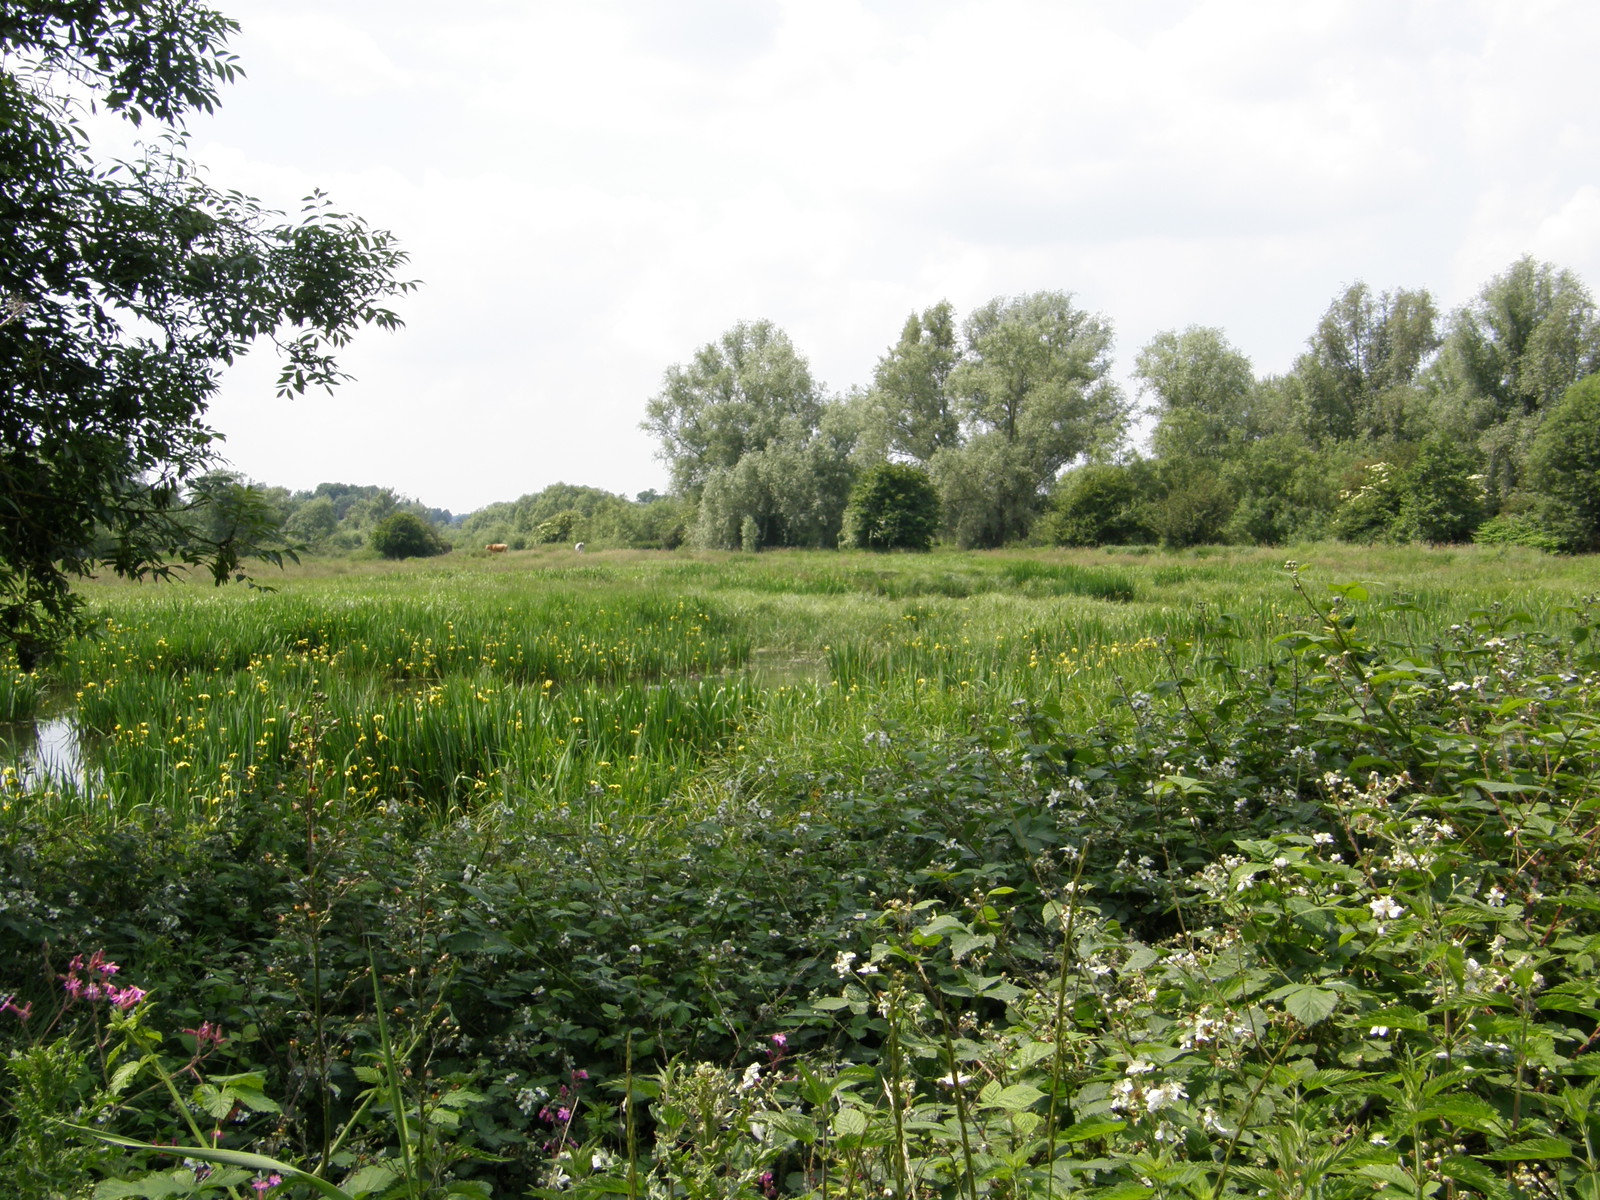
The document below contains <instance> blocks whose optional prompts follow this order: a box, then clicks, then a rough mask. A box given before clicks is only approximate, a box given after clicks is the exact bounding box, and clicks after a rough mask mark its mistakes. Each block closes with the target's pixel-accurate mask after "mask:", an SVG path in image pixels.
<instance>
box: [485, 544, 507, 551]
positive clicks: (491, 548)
mask: <svg viewBox="0 0 1600 1200" xmlns="http://www.w3.org/2000/svg"><path fill="white" fill-rule="evenodd" d="M484 549H485V550H487V551H488V552H489V553H490V554H504V553H505V552H506V549H507V547H506V544H505V543H504V542H490V543H489V544H488V545H487V546H485V547H484Z"/></svg>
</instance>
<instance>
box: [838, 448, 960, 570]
mask: <svg viewBox="0 0 1600 1200" xmlns="http://www.w3.org/2000/svg"><path fill="white" fill-rule="evenodd" d="M939 524H940V520H939V493H938V491H937V490H936V489H935V488H934V486H933V480H932V479H930V478H929V477H928V473H927V472H926V471H924V470H923V469H922V468H921V467H914V466H910V465H908V464H905V463H892V462H884V463H879V464H878V465H877V466H875V467H872V468H870V469H869V470H868V471H866V472H865V473H864V474H863V475H862V476H861V478H860V479H858V480H857V481H856V486H855V488H854V490H852V491H851V493H850V505H849V507H848V508H846V509H845V513H844V531H845V542H846V543H847V544H848V545H851V546H855V547H857V548H859V549H862V550H928V549H931V548H932V546H933V538H934V535H935V534H936V533H937V532H938V530H939Z"/></svg>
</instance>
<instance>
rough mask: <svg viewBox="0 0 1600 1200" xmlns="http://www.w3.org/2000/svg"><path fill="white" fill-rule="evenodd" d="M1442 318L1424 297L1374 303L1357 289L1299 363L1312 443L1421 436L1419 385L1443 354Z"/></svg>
mask: <svg viewBox="0 0 1600 1200" xmlns="http://www.w3.org/2000/svg"><path fill="white" fill-rule="evenodd" d="M1437 315H1438V314H1437V312H1436V310H1435V308H1434V304H1433V297H1432V296H1430V295H1429V294H1428V293H1427V292H1426V291H1408V290H1406V289H1404V288H1402V289H1399V290H1397V291H1394V292H1384V293H1382V294H1381V295H1379V296H1374V295H1373V294H1372V292H1371V289H1369V288H1368V287H1367V285H1366V284H1365V283H1361V282H1359V281H1357V282H1356V283H1354V284H1351V285H1350V287H1348V288H1346V289H1345V291H1344V293H1343V294H1342V295H1340V296H1339V297H1338V298H1336V299H1335V300H1334V301H1333V303H1332V304H1330V305H1329V306H1328V311H1327V312H1326V313H1324V314H1323V317H1322V320H1321V321H1320V322H1319V323H1318V325H1317V331H1316V332H1315V333H1314V334H1313V335H1312V336H1311V339H1310V343H1309V349H1308V351H1307V353H1306V354H1304V355H1302V356H1301V357H1300V359H1299V360H1298V361H1297V362H1296V363H1295V374H1296V376H1297V377H1298V378H1299V381H1300V384H1301V396H1302V398H1303V403H1304V405H1305V408H1304V417H1303V420H1304V424H1305V429H1306V432H1307V433H1308V434H1309V436H1310V437H1311V440H1312V441H1313V442H1314V443H1316V444H1318V445H1325V444H1327V443H1330V442H1341V441H1409V440H1414V439H1415V438H1416V437H1417V436H1418V434H1419V429H1418V425H1419V420H1420V418H1421V416H1422V413H1423V409H1424V405H1423V403H1422V397H1421V394H1420V392H1419V391H1418V389H1417V386H1416V385H1417V383H1418V381H1419V379H1420V377H1421V375H1422V372H1423V370H1424V368H1425V367H1426V366H1427V365H1428V363H1429V361H1430V360H1431V359H1432V357H1433V353H1434V351H1435V350H1437V349H1438V347H1439V336H1438V334H1437V333H1436V331H1435V323H1436V320H1437Z"/></svg>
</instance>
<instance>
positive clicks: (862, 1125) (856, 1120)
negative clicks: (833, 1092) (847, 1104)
mask: <svg viewBox="0 0 1600 1200" xmlns="http://www.w3.org/2000/svg"><path fill="white" fill-rule="evenodd" d="M833 1131H834V1132H835V1133H837V1134H838V1135H839V1136H840V1137H862V1136H864V1135H865V1134H866V1132H867V1115H866V1114H865V1113H864V1112H862V1111H861V1110H860V1109H859V1108H841V1109H840V1110H839V1111H838V1112H836V1113H834V1114H833Z"/></svg>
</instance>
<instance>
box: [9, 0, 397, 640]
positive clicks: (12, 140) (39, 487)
mask: <svg viewBox="0 0 1600 1200" xmlns="http://www.w3.org/2000/svg"><path fill="white" fill-rule="evenodd" d="M236 29H237V25H236V24H235V22H233V21H231V20H229V19H228V18H227V17H224V16H222V15H221V14H220V13H218V12H216V11H214V10H212V9H211V8H209V7H207V6H206V5H204V4H202V3H198V2H196V0H40V2H36V3H30V4H26V5H7V6H5V7H4V9H3V11H0V54H3V65H0V180H3V186H0V304H3V311H0V641H8V642H10V643H11V644H12V645H13V646H14V647H15V649H16V652H17V654H18V658H19V661H20V662H22V663H23V664H24V665H25V666H26V665H31V664H32V663H33V662H34V661H36V660H37V659H38V658H39V656H40V655H41V654H42V653H44V652H45V651H46V650H47V649H48V648H49V647H50V646H51V645H52V644H53V643H54V642H55V641H57V640H59V638H60V637H62V636H63V635H64V634H65V633H67V632H68V631H70V630H71V629H72V628H74V626H75V625H76V623H77V617H78V614H79V611H80V604H79V601H78V600H77V599H76V597H75V596H74V595H73V593H72V591H71V587H70V582H71V579H72V578H73V577H75V576H78V575H83V574H86V573H90V572H93V571H96V570H100V569H103V568H111V569H114V570H116V571H118V572H121V573H124V574H129V575H141V574H145V573H149V572H152V571H153V572H161V571H164V570H166V569H168V565H169V564H170V563H172V562H174V561H178V562H182V561H191V562H205V563H206V564H207V565H208V566H212V565H213V564H212V561H211V558H210V557H208V556H207V555H206V553H205V552H204V550H203V549H197V548H196V545H195V543H194V542H193V541H191V540H186V537H185V528H184V523H183V521H181V520H179V519H177V518H178V515H179V513H180V510H181V507H182V504H183V481H184V480H185V479H186V478H187V477H188V476H190V475H192V474H195V473H197V472H199V471H202V470H203V469H205V467H206V466H207V465H208V464H209V462H210V460H211V458H212V456H213V449H214V447H213V444H214V442H215V440H216V435H215V434H214V432H213V431H212V430H211V429H209V428H208V427H207V426H206V424H205V421H204V418H205V412H206V408H207V405H208V402H209V401H210V399H211V398H212V396H213V395H214V394H215V392H216V390H217V387H218V386H219V382H220V374H221V371H222V369H223V368H224V367H226V366H227V365H228V364H230V363H231V362H233V361H234V360H235V359H236V358H237V357H238V356H239V355H241V354H243V353H244V352H245V351H246V350H247V349H249V348H250V346H251V344H252V343H253V342H255V341H256V340H257V339H258V338H265V339H269V340H271V341H272V342H274V343H276V345H277V346H278V348H279V349H280V350H281V351H282V352H283V355H284V362H283V367H282V371H281V373H280V376H279V384H278V386H279V391H280V393H284V394H287V393H300V392H304V391H306V390H307V389H309V388H316V387H331V386H332V385H334V384H335V383H337V382H338V381H339V380H341V379H342V378H343V375H342V373H341V372H340V370H339V368H338V365H337V363H336V361H335V354H336V352H337V351H338V350H339V349H340V348H342V347H343V346H344V345H345V344H346V343H347V342H348V340H349V339H350V337H351V335H352V334H353V333H354V332H355V330H356V329H358V328H359V327H361V326H364V325H377V326H379V327H380V328H390V329H392V328H395V327H396V326H398V325H399V324H400V321H399V318H398V317H397V316H396V315H395V313H394V312H393V311H392V310H390V309H389V308H387V307H385V305H386V303H387V301H388V300H389V299H390V298H392V297H394V296H395V295H397V294H399V293H401V292H404V291H406V290H408V289H409V288H410V287H412V286H413V285H412V284H411V283H409V282H406V281H403V280H401V279H400V278H398V276H397V272H398V270H399V269H400V268H401V267H402V265H403V264H404V262H405V255H404V253H403V252H402V251H401V250H400V249H399V248H398V247H397V245H396V244H395V241H394V239H393V237H392V236H391V235H390V234H389V233H387V232H385V231H382V230H375V229H372V228H371V227H369V226H368V225H367V224H366V223H364V222H363V221H361V220H360V219H359V218H356V217H352V216H347V215H344V214H341V213H338V212H335V211H333V210H332V209H331V208H330V207H329V205H328V204H327V202H326V201H325V200H324V199H323V198H322V197H320V196H314V197H312V198H310V199H309V200H308V202H307V204H306V206H305V208H304V209H303V211H302V212H301V213H300V214H299V215H298V216H296V217H294V218H290V217H287V216H285V215H284V214H282V213H278V212H274V211H270V210H268V209H266V208H263V207H262V206H261V205H260V204H258V203H257V202H255V201H254V200H251V199H250V198H248V197H246V196H242V195H240V194H238V193H236V192H227V191H219V190H217V189H215V188H213V187H212V186H211V185H210V184H209V183H207V182H206V180H205V179H204V178H203V176H202V175H201V173H200V172H199V170H198V169H197V168H196V167H195V165H194V164H193V163H192V162H191V161H190V160H189V159H188V157H187V146H186V143H185V140H184V133H183V126H184V121H185V119H186V117H188V116H189V115H190V114H193V113H196V112H210V111H211V110H212V109H213V108H214V107H215V106H216V104H217V101H218V95H219V90H220V88H221V86H222V85H224V84H226V83H227V82H229V81H230V80H232V79H234V78H235V76H236V75H237V74H238V70H239V68H238V66H237V64H236V63H235V60H234V58H233V56H232V55H231V54H230V53H228V50H227V40H228V38H229V36H230V35H231V34H233V33H234V32H235V31H236ZM91 104H92V105H94V106H96V107H98V108H99V109H103V110H107V111H109V112H111V113H114V114H118V115H120V116H121V117H122V118H124V119H126V120H128V121H129V122H131V123H133V124H134V125H137V126H139V127H140V128H141V129H143V130H145V131H147V135H146V140H145V142H144V144H143V146H142V150H141V152H140V154H139V155H138V156H136V157H135V158H133V159H132V160H131V161H125V162H117V161H107V160H106V159H104V158H103V157H101V156H99V155H97V154H96V153H95V152H94V147H93V145H92V144H91V142H90V140H89V138H88V137H87V135H86V134H85V132H84V126H83V124H82V123H81V117H82V115H83V113H84V112H85V110H86V108H87V107H88V106H89V105H91ZM213 557H214V556H213Z"/></svg>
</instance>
